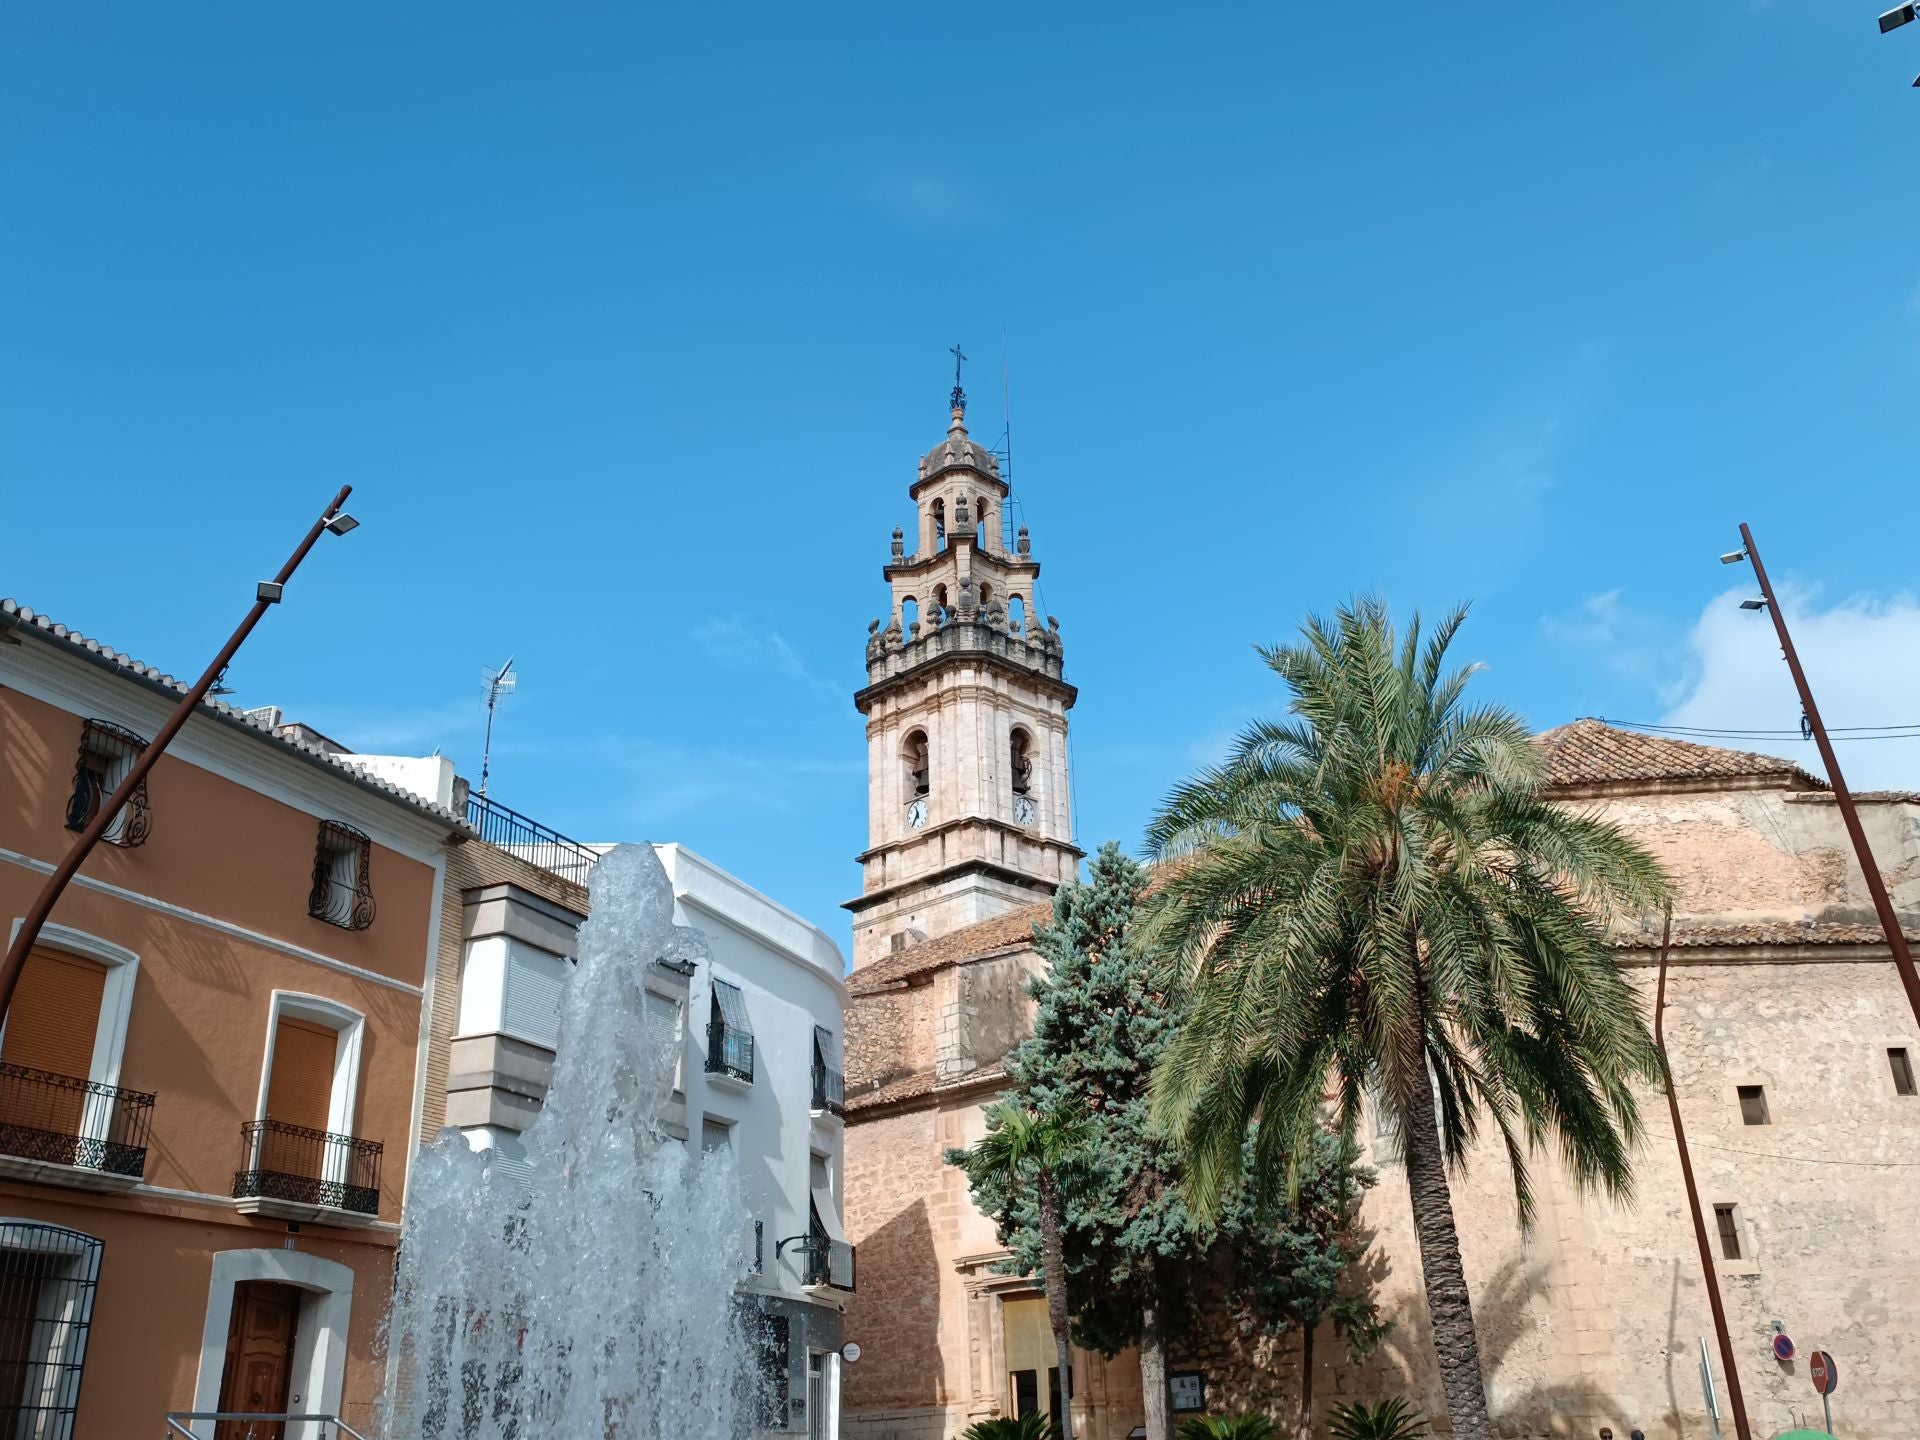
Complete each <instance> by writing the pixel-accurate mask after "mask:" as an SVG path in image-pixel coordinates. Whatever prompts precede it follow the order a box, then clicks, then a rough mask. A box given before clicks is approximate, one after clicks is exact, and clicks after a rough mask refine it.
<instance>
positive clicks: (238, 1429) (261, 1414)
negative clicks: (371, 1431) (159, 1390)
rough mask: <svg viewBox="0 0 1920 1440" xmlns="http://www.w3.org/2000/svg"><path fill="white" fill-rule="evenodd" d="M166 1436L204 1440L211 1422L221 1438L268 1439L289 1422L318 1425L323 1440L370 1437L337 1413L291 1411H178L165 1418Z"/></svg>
mask: <svg viewBox="0 0 1920 1440" xmlns="http://www.w3.org/2000/svg"><path fill="white" fill-rule="evenodd" d="M166 1421H167V1435H168V1437H169V1440H171V1437H174V1436H179V1435H184V1436H186V1437H187V1440H203V1437H204V1436H205V1435H206V1434H207V1433H208V1432H207V1431H206V1430H204V1429H202V1428H201V1427H202V1426H203V1425H212V1426H213V1427H214V1428H213V1431H212V1433H213V1434H214V1435H216V1436H218V1437H220V1440H228V1437H229V1436H232V1437H237V1440H266V1437H268V1436H274V1437H276V1440H278V1437H279V1436H281V1435H284V1434H285V1433H286V1427H287V1426H289V1425H302V1424H304V1425H318V1426H319V1427H320V1440H367V1437H366V1436H364V1435H362V1434H361V1433H360V1432H359V1431H358V1430H356V1429H354V1428H353V1427H352V1426H351V1425H349V1424H347V1422H346V1421H344V1420H342V1419H341V1418H340V1417H339V1416H338V1415H295V1414H292V1413H290V1412H280V1411H259V1410H176V1411H174V1412H173V1413H172V1414H170V1415H168V1416H167V1417H166Z"/></svg>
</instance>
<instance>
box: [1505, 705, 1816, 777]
mask: <svg viewBox="0 0 1920 1440" xmlns="http://www.w3.org/2000/svg"><path fill="white" fill-rule="evenodd" d="M1534 744H1535V745H1537V746H1538V747H1539V749H1540V753H1541V755H1542V756H1543V757H1544V758H1545V760H1546V762H1547V783H1548V785H1550V786H1552V787H1555V788H1562V787H1564V788H1568V789H1572V788H1576V787H1579V786H1586V785H1619V784H1632V783H1633V782H1635V781H1659V780H1716V779H1728V780H1731V779H1742V778H1752V777H1759V776H1768V777H1771V776H1777V777H1779V779H1780V780H1781V781H1782V782H1783V783H1785V784H1788V785H1794V786H1798V785H1811V786H1816V787H1819V788H1822V789H1824V788H1825V786H1824V784H1823V783H1822V782H1821V781H1819V780H1816V779H1814V777H1813V776H1811V775H1809V774H1808V773H1807V772H1806V771H1805V770H1802V769H1801V768H1800V767H1799V766H1798V765H1796V764H1794V763H1793V762H1792V761H1791V760H1783V759H1781V758H1780V757H1779V756H1778V755H1759V754H1755V753H1754V752H1752V751H1749V750H1722V749H1720V748H1719V747H1718V746H1714V745H1695V744H1694V743H1692V742H1691V741H1688V740H1675V739H1673V738H1671V737H1669V736H1666V735H1647V734H1642V733H1641V732H1640V731H1637V730H1622V729H1620V728H1618V727H1617V726H1613V725H1608V724H1606V723H1605V722H1603V721H1600V720H1575V721H1573V722H1571V723H1570V724H1566V725H1558V726H1555V727H1554V728H1553V729H1551V730H1546V731H1543V732H1542V733H1541V734H1539V735H1537V736H1535V737H1534Z"/></svg>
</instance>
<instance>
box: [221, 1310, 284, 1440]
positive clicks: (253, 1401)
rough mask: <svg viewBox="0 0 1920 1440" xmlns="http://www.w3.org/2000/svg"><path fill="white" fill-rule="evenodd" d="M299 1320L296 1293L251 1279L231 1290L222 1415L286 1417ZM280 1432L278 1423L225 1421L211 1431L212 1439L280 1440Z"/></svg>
mask: <svg viewBox="0 0 1920 1440" xmlns="http://www.w3.org/2000/svg"><path fill="white" fill-rule="evenodd" d="M299 1319H300V1292H299V1291H298V1290H296V1289H294V1288H293V1287H292V1286H291V1285H273V1284H269V1283H268V1282H266V1281H264V1280H253V1281H248V1282H247V1283H245V1284H241V1285H236V1286H234V1287H233V1319H232V1320H231V1321H230V1322H229V1324H228V1326H227V1363H226V1368H225V1370H224V1371H223V1372H222V1373H221V1377H220V1408H221V1409H222V1410H224V1411H227V1412H229V1413H231V1412H235V1411H238V1412H242V1413H253V1414H258V1413H261V1412H267V1413H271V1414H281V1415H284V1414H285V1413H286V1410H287V1396H288V1394H289V1393H290V1392H291V1390H292V1388H293V1385H292V1382H293V1341H294V1332H295V1330H296V1328H297V1326H298V1322H299ZM285 1433H286V1427H285V1426H284V1425H282V1424H280V1423H278V1422H272V1423H260V1422H252V1423H244V1422H241V1421H227V1422H225V1423H223V1424H221V1425H219V1426H217V1427H216V1429H215V1436H214V1440H282V1437H283V1436H284V1435H285Z"/></svg>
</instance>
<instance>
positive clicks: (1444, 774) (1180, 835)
mask: <svg viewBox="0 0 1920 1440" xmlns="http://www.w3.org/2000/svg"><path fill="white" fill-rule="evenodd" d="M1464 619H1465V611H1464V610H1459V611H1455V612H1454V613H1453V614H1451V615H1449V616H1448V617H1447V619H1446V621H1445V622H1444V623H1443V624H1442V625H1441V626H1440V627H1439V628H1438V630H1437V631H1435V633H1434V634H1433V635H1432V636H1431V637H1430V638H1429V639H1428V640H1427V641H1426V643H1425V644H1424V646H1423V645H1422V644H1421V639H1420V623H1419V620H1418V618H1417V617H1416V618H1415V620H1414V622H1413V624H1412V625H1411V626H1410V627H1409V629H1408V632H1407V634H1406V636H1405V637H1404V639H1401V638H1397V637H1396V635H1395V632H1394V627H1393V624H1392V621H1391V620H1390V618H1389V617H1388V614H1387V611H1386V607H1385V606H1384V604H1382V603H1381V602H1379V601H1377V600H1363V601H1358V602H1355V603H1354V604H1352V605H1349V606H1347V607H1344V608H1343V609H1341V610H1340V611H1339V612H1337V614H1336V615H1335V616H1334V617H1333V619H1332V620H1325V619H1321V618H1318V617H1315V618H1313V619H1310V620H1309V621H1308V622H1307V624H1306V625H1305V626H1304V627H1303V629H1302V634H1301V639H1300V640H1299V641H1298V642H1297V643H1295V644H1292V645H1283V646H1275V647H1272V648H1269V649H1263V650H1262V651H1261V652H1260V653H1261V655H1262V657H1263V658H1264V659H1265V660H1266V662H1267V664H1268V665H1269V666H1270V667H1271V668H1272V669H1273V670H1274V672H1275V673H1276V674H1278V675H1279V676H1280V678H1281V679H1282V680H1283V681H1284V682H1285V683H1286V685H1287V687H1288V689H1289V690H1290V691H1291V696H1292V698H1291V702H1290V705H1289V712H1290V713H1289V717H1288V718H1287V719H1285V720H1280V721H1265V722H1260V723H1257V724H1255V725H1253V726H1251V727H1250V728H1249V729H1248V730H1247V731H1246V732H1245V733H1244V734H1243V735H1242V736H1241V737H1240V739H1239V741H1238V742H1237V744H1236V746H1235V748H1234V750H1233V752H1232V753H1231V754H1230V756H1229V757H1228V758H1227V760H1226V761H1225V762H1223V763H1222V764H1220V765H1218V766H1216V767H1214V768H1212V769H1209V770H1207V771H1204V772H1202V773H1201V774H1200V775H1199V776H1198V777H1196V778H1195V779H1193V780H1192V781H1190V782H1188V783H1187V784H1185V785H1183V786H1181V787H1180V788H1179V789H1177V790H1175V791H1174V792H1173V793H1172V794H1171V795H1170V796H1169V797H1168V798H1167V800H1166V801H1165V803H1164V804H1163V806H1162V808H1161V810H1160V813H1159V814H1158V816H1157V817H1156V818H1155V820H1154V823H1153V826H1152V829H1151V831H1150V843H1151V846H1152V849H1153V850H1154V852H1155V853H1156V855H1157V856H1159V857H1160V858H1162V859H1166V860H1173V861H1175V863H1173V864H1170V865H1168V866H1166V867H1165V878H1164V880H1163V883H1162V888H1161V894H1160V897H1159V900H1158V903H1157V906H1156V909H1155V912H1154V914H1153V916H1152V918H1151V920H1150V922H1149V930H1150V935H1149V941H1150V943H1154V944H1157V945H1158V946H1160V947H1161V952H1162V954H1163V955H1164V956H1165V957H1166V968H1167V976H1166V979H1167V984H1168V986H1169V989H1170V991H1171V992H1172V995H1173V997H1174V998H1176V999H1177V1000H1178V1001H1180V1003H1181V1004H1182V1005H1183V1007H1184V1010H1185V1018H1184V1020H1183V1023H1182V1025H1181V1028H1180V1030H1179V1032H1178V1033H1177V1034H1176V1035H1175V1037H1174V1038H1173V1040H1172V1041H1171V1042H1170V1044H1169V1046H1168V1049H1167V1050H1166V1052H1165V1053H1164V1055H1163V1057H1162V1062H1161V1065H1160V1067H1159V1069H1158V1071H1157V1073H1156V1075H1155V1082H1154V1103H1155V1114H1156V1116H1157V1118H1158V1120H1159V1122H1160V1123H1162V1124H1165V1125H1167V1126H1169V1127H1170V1128H1171V1129H1172V1130H1173V1131H1174V1132H1175V1133H1176V1134H1178V1135H1179V1136H1180V1137H1181V1138H1182V1141H1183V1144H1184V1147H1185V1150H1186V1153H1187V1160H1188V1170H1187V1175H1188V1185H1189V1187H1190V1189H1191V1192H1192V1198H1193V1200H1194V1202H1195V1203H1196V1204H1197V1205H1199V1206H1200V1207H1201V1208H1202V1209H1203V1210H1205V1209H1207V1208H1209V1207H1211V1206H1212V1205H1213V1204H1215V1203H1216V1202H1217V1200H1218V1197H1219V1196H1220V1194H1221V1192H1222V1190H1223V1188H1224V1187H1225V1186H1226V1185H1228V1184H1229V1183H1231V1182H1232V1181H1234V1180H1235V1179H1237V1178H1238V1177H1239V1175H1240V1173H1241V1171H1242V1166H1243V1161H1242V1141H1243V1138H1244V1136H1245V1134H1246V1126H1247V1125H1248V1124H1249V1123H1252V1124H1253V1125H1254V1127H1255V1137H1254V1142H1253V1145H1252V1147H1251V1153H1252V1159H1251V1161H1250V1162H1247V1163H1248V1164H1250V1166H1251V1169H1252V1172H1253V1174H1252V1178H1253V1179H1254V1180H1255V1181H1256V1183H1258V1184H1261V1185H1267V1186H1273V1185H1278V1184H1279V1183H1281V1182H1282V1181H1290V1179H1291V1177H1292V1175H1293V1174H1294V1172H1295V1166H1296V1163H1297V1160H1296V1157H1301V1156H1304V1155H1305V1154H1306V1153H1307V1149H1306V1147H1307V1146H1308V1145H1310V1144H1311V1142H1312V1137H1313V1133H1314V1129H1315V1127H1316V1125H1318V1124H1319V1123H1321V1121H1322V1117H1323V1113H1324V1107H1325V1106H1326V1105H1327V1103H1328V1101H1329V1097H1331V1099H1332V1101H1333V1103H1334V1104H1335V1105H1336V1106H1337V1109H1338V1114H1339V1123H1340V1125H1341V1128H1342V1130H1343V1132H1344V1133H1345V1134H1346V1135H1347V1136H1348V1137H1349V1138H1351V1137H1352V1136H1354V1135H1355V1134H1356V1132H1357V1126H1358V1121H1359V1118H1360V1114H1361V1111H1362V1108H1363V1105H1364V1104H1367V1103H1371V1104H1373V1105H1375V1106H1377V1108H1378V1111H1379V1113H1380V1116H1381V1118H1382V1120H1383V1121H1384V1122H1385V1124H1386V1126H1387V1127H1388V1128H1390V1129H1391V1130H1393V1131H1395V1132H1397V1133H1398V1136H1399V1139H1400V1145H1401V1151H1402V1156H1403V1159H1404V1161H1405V1166H1406V1175H1407V1189H1408V1195H1409V1198H1410V1200H1411V1203H1412V1209H1413V1218H1414V1228H1415V1231H1416V1234H1417V1237H1418V1242H1419V1246H1420V1260H1421V1266H1422V1269H1423V1271H1424V1276H1425V1282H1426V1293H1427V1308H1428V1312H1429V1316H1430V1318H1431V1320H1432V1325H1433V1343H1434V1350H1435V1353H1436V1357H1437V1359H1438V1362H1439V1369H1440V1377H1441V1383H1442V1386H1443V1388H1444V1391H1445V1394H1446V1402H1447V1412H1448V1414H1449V1416H1450V1417H1451V1419H1452V1429H1453V1434H1454V1435H1455V1436H1456V1437H1457V1440H1486V1437H1489V1436H1490V1435H1491V1434H1492V1431H1491V1427H1490V1422H1489V1419H1488V1415H1487V1404H1486V1388H1485V1383H1484V1380H1483V1377H1482V1374H1481V1368H1480V1352H1479V1345H1478V1342H1477V1339H1476V1337H1475V1333H1474V1325H1473V1308H1472V1303H1471V1300H1470V1298H1469V1295H1468V1292H1467V1284H1466V1279H1465V1277H1464V1275H1463V1273H1462V1271H1461V1265H1460V1243H1459V1236H1458V1233H1457V1231H1456V1229H1455V1226H1454V1218H1453V1202H1452V1195H1451V1192H1450V1190H1449V1188H1448V1178H1447V1172H1448V1168H1449V1166H1451V1167H1452V1168H1454V1169H1455V1170H1458V1169H1459V1168H1460V1167H1461V1166H1463V1165H1464V1163H1465V1161H1466V1158H1467V1155H1468V1153H1469V1150H1470V1148H1471V1146H1472V1144H1473V1142H1474V1141H1475V1139H1476V1137H1477V1136H1478V1134H1479V1133H1480V1129H1481V1126H1482V1124H1483V1122H1485V1121H1489V1120H1490V1121H1491V1122H1492V1125H1493V1127H1494V1128H1495V1129H1496V1130H1497V1131H1498V1132H1499V1135H1500V1138H1501V1140H1502V1141H1503V1142H1504V1145H1505V1149H1506V1154H1507V1158H1508V1161H1509V1164H1510V1166H1511V1168H1512V1172H1513V1185H1514V1194H1515V1197H1516V1200H1517V1202H1518V1209H1519V1216H1520V1222H1521V1224H1522V1226H1523V1227H1524V1226H1526V1225H1527V1224H1529V1223H1530V1221H1531V1218H1532V1211H1533V1191H1532V1186H1531V1183H1530V1181H1529V1178H1528V1172H1527V1157H1528V1154H1529V1153H1530V1152H1531V1151H1533V1150H1535V1149H1536V1148H1538V1147H1539V1146H1541V1145H1542V1144H1544V1143H1545V1142H1547V1141H1548V1140H1549V1138H1551V1139H1552V1140H1553V1141H1554V1142H1556V1143H1557V1148H1558V1150H1559V1153H1560V1156H1561V1159H1562V1160H1563V1161H1564V1162H1565V1164H1566V1165H1567V1167H1568V1168H1569V1170H1570V1171H1571V1173H1572V1175H1573V1176H1574V1178H1575V1179H1576V1181H1577V1182H1579V1184H1580V1185H1581V1186H1582V1187H1583V1188H1585V1187H1598V1188H1600V1189H1603V1190H1605V1191H1606V1192H1608V1193H1609V1194H1611V1195H1614V1196H1624V1195H1625V1194H1626V1193H1627V1191H1628V1189H1629V1185H1630V1179H1631V1176H1630V1171H1629V1154H1630V1152H1631V1149H1632V1146H1633V1144H1634V1142H1635V1139H1636V1137H1637V1135H1638V1133H1639V1117H1638V1111H1637V1108H1636V1106H1635V1103H1634V1094H1633V1087H1634V1085H1635V1083H1636V1082H1639V1081H1652V1080H1655V1079H1657V1077H1658V1076H1659V1073H1660V1070H1659V1058H1658V1052H1657V1051H1656V1050H1655V1048H1654V1045H1653V1040H1652V1037H1651V1036H1650V1035H1649V1034H1648V1033H1647V1027H1646V1023H1645V1021H1644V1020H1643V1018H1642V1016H1641V1012H1640V1006H1639V1004H1638V1002H1637V1000H1636V998H1635V996H1634V993H1633V991H1632V990H1631V989H1630V988H1629V986H1628V985H1627V983H1626V981H1625V980H1624V979H1623V978H1622V977H1621V975H1620V972H1619V971H1618V970H1617V969H1616V968H1615V967H1614V965H1613V962H1612V958H1611V956H1610V954H1609V952H1608V949H1607V932H1608V930H1609V928H1610V927H1611V926H1612V925H1613V924H1614V923H1616V922H1617V921H1619V920H1622V919H1624V918H1626V917H1628V916H1638V915H1642V914H1645V913H1648V912H1650V911H1652V910H1654V909H1656V908H1658V907H1659V906H1660V905H1661V904H1663V903H1664V902H1665V899H1666V894H1667V884H1666V879H1665V877H1664V876H1663V875H1662V873H1661V871H1660V868H1659V866H1658V865H1657V864H1656V862H1655V861H1654V860H1653V858H1652V857H1651V856H1649V855H1648V854H1647V853H1646V852H1645V851H1644V850H1642V849H1640V848H1639V847H1638V846H1637V845H1635V844H1634V843H1633V842H1632V841H1631V840H1629V839H1628V838H1627V837H1626V836H1624V835H1623V834H1621V833H1620V832H1619V831H1618V830H1616V829H1615V828H1614V827H1612V826H1611V825H1609V824H1607V823H1605V822H1604V821H1602V820H1600V819H1598V818H1596V817H1593V816H1590V815H1583V814H1578V813H1574V812H1571V811H1568V810H1566V809H1562V808H1560V807H1557V806H1555V805H1553V804H1551V803H1549V802H1548V801H1546V800H1545V799H1544V798H1543V795H1542V788H1543V785H1544V779H1545V776H1544V770H1543V767H1542V762H1541V759H1540V757H1539V755H1538V753H1537V752H1536V750H1535V749H1534V747H1533V745H1532V743H1531V737H1530V735H1529V733H1528V731H1527V728H1526V726H1525V725H1524V724H1523V723H1522V722H1521V721H1520V719H1519V718H1518V717H1517V716H1516V715H1514V714H1512V713H1511V712H1509V711H1507V710H1504V709H1500V708H1497V707H1486V706H1483V707H1469V706H1467V705H1466V704H1465V703H1464V701H1463V696H1464V692H1465V690H1466V687H1467V683H1468V680H1469V679H1470V677H1471V676H1472V674H1473V670H1474V667H1465V668H1459V669H1451V670H1450V669H1448V668H1447V661H1446V655H1447V648H1448V646H1449V644H1450V643H1451V642H1452V640H1453V638H1454V635H1455V633H1456V632H1457V631H1458V629H1459V627H1460V624H1461V622H1462V621H1463V620H1464Z"/></svg>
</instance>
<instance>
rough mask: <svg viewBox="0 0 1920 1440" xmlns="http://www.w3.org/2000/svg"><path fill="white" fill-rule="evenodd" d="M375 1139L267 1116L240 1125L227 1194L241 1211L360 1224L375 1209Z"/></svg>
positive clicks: (377, 1180) (377, 1208) (378, 1149)
mask: <svg viewBox="0 0 1920 1440" xmlns="http://www.w3.org/2000/svg"><path fill="white" fill-rule="evenodd" d="M382 1149H383V1147H382V1146H381V1144H380V1142H379V1141H377V1140H361V1139H358V1138H357V1137H355V1136H352V1135H336V1134H334V1133H333V1132H331V1131H328V1130H313V1129H309V1128H308V1127H307V1126H305V1125H289V1124H286V1123H285V1122H284V1121H280V1120H275V1119H272V1118H271V1117H269V1118H268V1119H265V1120H251V1121H248V1122H247V1123H246V1124H245V1125H242V1126H241V1127H240V1155H241V1162H240V1169H239V1170H238V1171H236V1172H235V1174H234V1177H233V1198H234V1199H235V1200H236V1201H237V1202H239V1203H238V1205H237V1207H236V1208H237V1209H238V1210H239V1211H240V1213H241V1214H243V1215H271V1216H274V1217H276V1218H279V1219H284V1220H315V1221H324V1222H326V1223H329V1224H334V1225H364V1224H368V1223H370V1222H371V1221H373V1220H374V1218H375V1217H377V1216H378V1215H379V1213H380V1156H381V1151H382Z"/></svg>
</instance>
